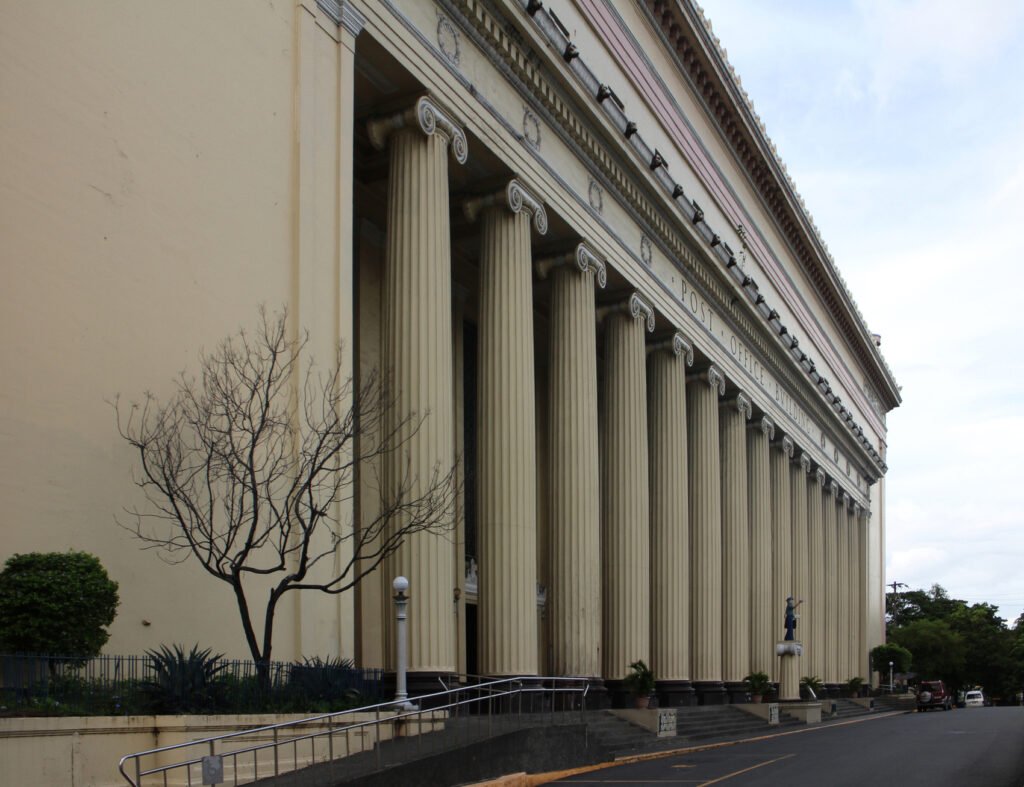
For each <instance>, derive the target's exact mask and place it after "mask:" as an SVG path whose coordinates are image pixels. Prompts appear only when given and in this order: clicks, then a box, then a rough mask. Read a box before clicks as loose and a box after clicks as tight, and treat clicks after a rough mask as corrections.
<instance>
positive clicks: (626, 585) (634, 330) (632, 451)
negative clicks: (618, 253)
mask: <svg viewBox="0 0 1024 787" xmlns="http://www.w3.org/2000/svg"><path fill="white" fill-rule="evenodd" d="M602 316H603V317H604V320H605V346H604V351H605V374H604V402H603V409H604V411H603V424H604V443H603V447H602V465H603V472H602V479H603V482H602V485H601V500H602V507H603V517H602V520H603V521H602V539H601V552H602V564H603V566H604V573H603V579H604V649H603V669H602V671H603V674H604V677H605V678H606V679H607V680H609V681H620V680H622V678H624V677H625V675H626V673H627V671H628V670H629V665H630V663H632V662H634V661H636V660H637V659H643V660H644V661H645V662H649V661H650V658H651V656H650V612H651V608H650V597H651V584H650V574H649V571H650V552H651V541H650V486H649V478H648V464H647V463H648V453H647V371H646V368H645V367H646V363H645V360H646V359H645V356H646V352H645V349H644V332H645V330H653V329H654V310H653V309H652V308H651V307H650V305H649V304H647V303H646V302H645V301H644V300H643V299H642V298H640V296H639V295H636V294H634V295H632V296H630V298H629V301H628V303H627V304H624V305H623V306H622V307H611V308H610V309H609V310H604V309H602Z"/></svg>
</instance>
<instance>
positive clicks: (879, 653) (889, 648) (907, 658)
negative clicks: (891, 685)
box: [870, 642, 912, 680]
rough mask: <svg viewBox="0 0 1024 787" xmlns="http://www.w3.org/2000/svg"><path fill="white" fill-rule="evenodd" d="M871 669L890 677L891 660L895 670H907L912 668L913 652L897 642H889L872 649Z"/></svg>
mask: <svg viewBox="0 0 1024 787" xmlns="http://www.w3.org/2000/svg"><path fill="white" fill-rule="evenodd" d="M870 656H871V669H872V670H874V671H875V672H877V673H878V674H880V675H884V676H885V680H888V678H889V662H890V661H891V662H892V669H893V672H907V671H908V670H909V669H910V662H911V658H912V656H911V653H910V651H909V650H907V649H906V648H904V647H903V646H901V645H897V644H896V643H895V642H888V643H886V644H885V645H879V646H878V647H875V648H872V649H871V654H870Z"/></svg>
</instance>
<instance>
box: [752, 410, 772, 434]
mask: <svg viewBox="0 0 1024 787" xmlns="http://www.w3.org/2000/svg"><path fill="white" fill-rule="evenodd" d="M750 428H751V429H760V430H761V431H762V432H763V433H764V436H765V437H767V438H768V439H769V440H774V439H775V421H773V420H772V419H771V418H769V417H768V416H767V415H763V416H761V418H760V420H757V421H754V423H752V424H751V425H750Z"/></svg>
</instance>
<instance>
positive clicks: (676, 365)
mask: <svg viewBox="0 0 1024 787" xmlns="http://www.w3.org/2000/svg"><path fill="white" fill-rule="evenodd" d="M692 365H693V348H692V347H691V345H690V343H689V342H687V341H686V340H685V339H684V338H683V336H682V335H681V334H678V333H677V334H676V335H675V336H673V337H672V339H671V340H670V341H669V342H666V343H665V344H664V345H662V346H656V347H652V348H650V352H649V353H648V356H647V386H648V390H647V394H648V403H649V404H648V410H647V414H648V418H649V422H648V426H649V431H648V435H649V437H648V445H649V448H650V465H649V467H650V477H651V669H652V670H653V671H654V675H655V676H656V678H657V681H658V694H659V698H660V699H661V700H662V704H663V705H665V706H669V705H679V704H682V703H685V702H688V701H689V699H690V696H691V694H692V689H691V688H690V684H689V681H690V527H689V508H688V507H689V495H688V493H687V458H686V369H687V367H689V366H692Z"/></svg>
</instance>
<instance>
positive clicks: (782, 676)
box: [775, 639, 804, 702]
mask: <svg viewBox="0 0 1024 787" xmlns="http://www.w3.org/2000/svg"><path fill="white" fill-rule="evenodd" d="M803 652H804V644H803V643H802V642H800V641H799V640H795V639H789V640H783V641H781V642H776V643H775V655H776V656H778V658H779V700H780V701H782V702H794V701H798V700H799V699H800V657H801V656H802V655H803Z"/></svg>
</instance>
